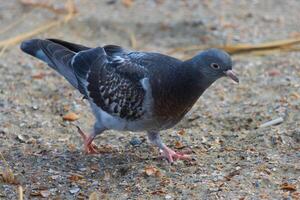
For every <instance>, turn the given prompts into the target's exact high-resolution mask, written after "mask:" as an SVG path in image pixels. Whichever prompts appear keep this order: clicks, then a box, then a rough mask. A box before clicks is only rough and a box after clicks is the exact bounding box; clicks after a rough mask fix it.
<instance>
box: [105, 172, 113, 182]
mask: <svg viewBox="0 0 300 200" xmlns="http://www.w3.org/2000/svg"><path fill="white" fill-rule="evenodd" d="M110 177H111V175H110V173H109V171H105V172H104V178H103V179H104V180H105V181H109V180H110Z"/></svg>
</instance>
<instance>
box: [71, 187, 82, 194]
mask: <svg viewBox="0 0 300 200" xmlns="http://www.w3.org/2000/svg"><path fill="white" fill-rule="evenodd" d="M79 191H80V188H78V187H76V188H72V189H71V190H70V193H71V194H76V193H77V192H79Z"/></svg>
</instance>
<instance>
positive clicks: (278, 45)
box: [169, 37, 300, 54]
mask: <svg viewBox="0 0 300 200" xmlns="http://www.w3.org/2000/svg"><path fill="white" fill-rule="evenodd" d="M299 44H300V37H297V38H292V39H285V40H278V41H272V42H265V43H261V44H235V45H225V46H213V48H219V49H223V50H225V51H227V52H228V53H231V54H237V53H245V52H249V51H250V52H251V51H253V52H254V51H266V50H276V49H279V50H285V51H287V50H299V48H297V47H296V48H295V47H294V46H295V45H299ZM207 48H211V46H199V45H193V46H188V47H179V48H175V49H173V50H171V51H170V52H169V53H171V54H172V53H176V52H188V51H199V50H203V49H207Z"/></svg>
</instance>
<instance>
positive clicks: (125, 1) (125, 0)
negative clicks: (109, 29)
mask: <svg viewBox="0 0 300 200" xmlns="http://www.w3.org/2000/svg"><path fill="white" fill-rule="evenodd" d="M122 4H123V5H124V6H126V7H127V8H129V7H131V6H132V4H133V0H122Z"/></svg>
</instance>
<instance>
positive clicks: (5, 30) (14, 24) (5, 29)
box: [0, 14, 28, 34]
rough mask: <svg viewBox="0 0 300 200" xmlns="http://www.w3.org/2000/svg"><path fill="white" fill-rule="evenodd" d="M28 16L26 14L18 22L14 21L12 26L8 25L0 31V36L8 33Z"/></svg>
mask: <svg viewBox="0 0 300 200" xmlns="http://www.w3.org/2000/svg"><path fill="white" fill-rule="evenodd" d="M27 16H28V14H25V15H23V16H22V17H21V18H20V19H19V20H17V21H14V22H13V23H12V24H10V25H9V26H7V27H5V28H4V29H2V30H1V31H0V34H3V33H5V32H7V31H9V30H10V29H12V28H14V27H15V26H17V25H18V24H20V23H21V22H22V21H24V19H25V18H26V17H27Z"/></svg>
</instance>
